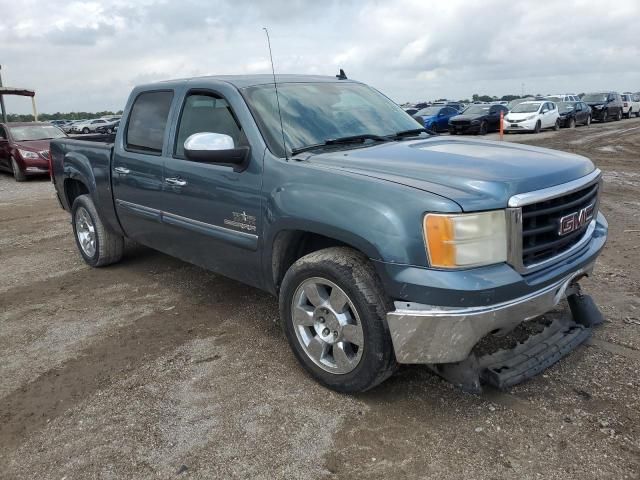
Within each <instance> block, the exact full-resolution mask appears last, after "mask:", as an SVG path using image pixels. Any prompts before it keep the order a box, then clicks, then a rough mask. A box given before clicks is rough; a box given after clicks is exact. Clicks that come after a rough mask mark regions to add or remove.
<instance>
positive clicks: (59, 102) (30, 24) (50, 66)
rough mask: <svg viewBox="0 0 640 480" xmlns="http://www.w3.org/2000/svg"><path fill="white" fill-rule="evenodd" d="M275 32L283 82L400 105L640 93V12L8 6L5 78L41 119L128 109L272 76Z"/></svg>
mask: <svg viewBox="0 0 640 480" xmlns="http://www.w3.org/2000/svg"><path fill="white" fill-rule="evenodd" d="M263 26H266V27H268V28H269V30H270V33H271V42H272V47H273V53H274V60H275V66H276V71H277V72H279V73H314V74H323V75H334V74H335V73H337V71H338V68H340V67H342V68H344V69H345V71H346V73H347V75H348V76H349V77H350V78H354V79H357V80H360V81H363V82H366V83H368V84H370V85H372V86H374V87H376V88H378V89H380V90H382V91H383V92H384V93H386V94H387V95H389V96H390V97H391V98H393V99H394V100H396V101H397V102H399V103H402V102H405V101H415V100H422V99H434V98H440V97H446V98H452V99H459V98H468V97H471V95H472V94H473V93H480V94H489V95H499V96H500V95H504V94H519V93H520V92H521V89H522V84H523V83H524V89H525V90H526V92H528V93H565V92H575V93H579V92H582V91H590V90H601V89H606V90H618V91H630V90H631V91H634V92H635V91H640V0H614V1H608V2H605V1H603V0H565V1H562V2H560V1H556V0H549V1H542V0H538V1H523V0H508V1H502V0H483V1H482V2H480V1H472V0H466V1H463V0H460V1H456V0H447V1H445V2H434V1H429V0H388V1H365V0H361V1H341V2H337V1H336V2H331V1H322V0H312V1H303V0H271V1H257V0H229V1H226V0H179V1H176V0H127V1H120V0H109V1H99V2H93V1H69V0H65V1H51V0H19V1H16V0H0V64H2V76H3V80H4V84H5V85H6V86H18V87H29V88H34V89H35V90H36V99H37V102H38V107H39V110H40V111H42V112H48V113H52V112H55V111H63V112H67V111H78V110H84V111H98V110H118V109H121V108H122V107H123V106H124V103H125V101H126V98H127V96H128V93H129V91H130V90H131V88H132V87H133V86H134V85H135V84H138V83H144V82H149V81H156V80H165V79H169V78H181V77H190V76H198V75H209V74H238V73H241V74H244V73H269V72H270V67H269V63H268V51H267V47H266V43H265V37H264V32H263V31H262V27H263ZM7 103H8V106H9V109H10V112H14V113H28V112H30V109H31V106H30V102H29V101H28V100H27V99H12V100H9V101H8V102H7Z"/></svg>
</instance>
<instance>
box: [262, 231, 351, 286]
mask: <svg viewBox="0 0 640 480" xmlns="http://www.w3.org/2000/svg"><path fill="white" fill-rule="evenodd" d="M330 247H350V248H353V247H352V246H351V245H348V244H346V243H344V242H342V241H340V240H336V239H335V238H331V237H327V236H324V235H320V234H317V233H312V232H304V231H299V230H288V231H285V232H280V233H279V234H278V236H277V237H276V239H275V241H274V244H273V252H272V257H271V262H272V264H271V268H272V272H273V285H274V287H275V291H276V292H277V291H278V290H279V289H280V284H281V283H282V279H283V278H284V275H285V273H287V270H289V267H291V265H293V264H294V263H295V262H296V261H297V260H298V259H300V258H302V257H304V256H305V255H308V254H309V253H312V252H316V251H318V250H322V249H324V248H330Z"/></svg>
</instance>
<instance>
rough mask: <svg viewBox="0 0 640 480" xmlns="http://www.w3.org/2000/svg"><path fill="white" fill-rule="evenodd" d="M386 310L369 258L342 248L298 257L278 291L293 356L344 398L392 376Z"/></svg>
mask: <svg viewBox="0 0 640 480" xmlns="http://www.w3.org/2000/svg"><path fill="white" fill-rule="evenodd" d="M390 309H392V303H391V302H390V301H389V299H388V298H387V297H386V295H385V293H384V290H383V289H382V286H381V285H380V281H379V279H378V277H377V275H376V272H375V270H374V268H373V266H372V265H371V263H370V262H369V260H368V259H367V257H366V256H364V255H362V254H361V253H359V252H357V251H355V250H352V249H350V248H346V247H332V248H327V249H324V250H319V251H317V252H313V253H310V254H309V255H306V256H304V257H302V258H300V259H299V260H298V261H297V262H295V263H294V264H293V265H292V266H291V268H290V269H289V270H288V271H287V273H286V274H285V276H284V279H283V281H282V286H281V288H280V317H281V321H282V327H283V329H284V333H285V335H286V337H287V340H288V341H289V345H290V346H291V349H292V350H293V353H294V354H295V356H296V358H297V359H298V361H299V362H300V363H301V364H302V366H303V367H304V368H305V370H306V371H307V372H309V373H310V374H311V376H312V377H313V378H314V379H315V380H317V381H318V382H319V383H321V384H322V385H324V386H326V387H328V388H330V389H332V390H336V391H338V392H343V393H355V392H362V391H365V390H368V389H370V388H373V387H375V386H376V385H378V384H379V383H381V382H383V381H384V380H386V379H387V378H388V377H389V376H391V375H392V374H393V372H394V371H395V369H396V360H395V355H394V352H393V346H392V343H391V336H390V335H389V330H388V328H387V324H386V319H385V316H386V313H387V312H388V311H389V310H390Z"/></svg>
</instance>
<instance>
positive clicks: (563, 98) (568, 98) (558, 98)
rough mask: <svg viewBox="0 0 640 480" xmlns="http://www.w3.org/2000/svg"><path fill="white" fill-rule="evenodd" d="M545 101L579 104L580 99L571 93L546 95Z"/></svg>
mask: <svg viewBox="0 0 640 480" xmlns="http://www.w3.org/2000/svg"><path fill="white" fill-rule="evenodd" d="M544 98H545V100H551V101H552V102H579V101H580V97H579V96H578V95H574V94H573V93H564V94H558V95H547V96H546V97H544Z"/></svg>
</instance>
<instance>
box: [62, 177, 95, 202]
mask: <svg viewBox="0 0 640 480" xmlns="http://www.w3.org/2000/svg"><path fill="white" fill-rule="evenodd" d="M88 193H89V189H88V188H87V186H86V185H85V184H84V183H82V182H81V181H80V180H75V179H73V178H70V179H68V180H66V181H65V182H64V194H65V196H66V197H67V203H68V205H69V208H71V207H72V206H73V202H74V200H75V199H76V198H78V197H79V196H80V195H85V194H88Z"/></svg>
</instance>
